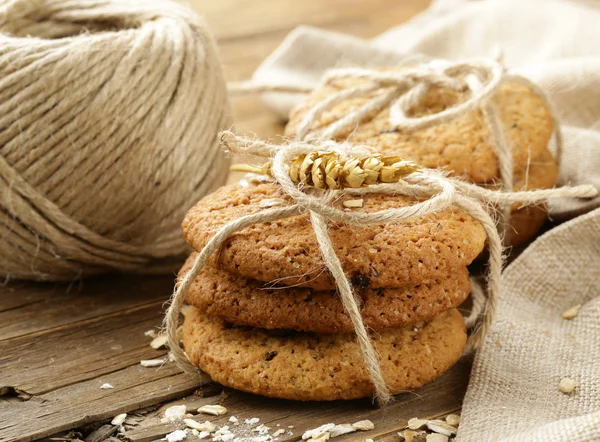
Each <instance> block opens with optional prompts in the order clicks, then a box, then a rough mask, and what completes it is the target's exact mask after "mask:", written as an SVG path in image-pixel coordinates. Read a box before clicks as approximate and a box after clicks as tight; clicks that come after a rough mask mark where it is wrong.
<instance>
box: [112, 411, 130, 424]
mask: <svg viewBox="0 0 600 442" xmlns="http://www.w3.org/2000/svg"><path fill="white" fill-rule="evenodd" d="M126 418H127V413H121V414H117V415H116V416H115V417H113V420H112V421H110V423H111V425H117V426H118V425H122V424H123V422H125V419H126Z"/></svg>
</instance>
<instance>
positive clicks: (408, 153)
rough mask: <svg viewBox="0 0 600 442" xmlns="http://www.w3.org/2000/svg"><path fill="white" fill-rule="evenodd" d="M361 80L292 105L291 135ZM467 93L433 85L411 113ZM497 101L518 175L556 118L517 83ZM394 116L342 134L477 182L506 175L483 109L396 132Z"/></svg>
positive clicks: (335, 115) (326, 118) (351, 105)
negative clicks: (319, 105) (310, 114)
mask: <svg viewBox="0 0 600 442" xmlns="http://www.w3.org/2000/svg"><path fill="white" fill-rule="evenodd" d="M360 81H361V80H358V79H352V80H344V81H342V82H340V83H339V84H337V85H326V86H325V87H323V88H322V89H319V90H316V91H314V92H313V93H311V94H310V95H308V97H307V98H306V100H305V101H304V102H303V103H302V104H301V105H300V106H299V107H297V108H296V109H294V110H292V112H291V114H290V119H289V123H288V125H287V127H286V129H285V134H286V135H287V136H289V137H293V136H294V135H295V133H296V128H297V126H298V125H299V123H300V122H301V121H302V120H303V118H304V117H305V115H306V114H307V112H308V110H309V109H311V108H312V107H313V106H314V105H315V104H317V103H318V102H320V101H321V100H323V99H324V98H326V97H328V96H330V95H331V94H333V93H335V92H337V91H339V90H340V89H343V88H346V87H350V86H356V85H357V84H359V82H360ZM363 81H364V80H363ZM466 98H467V96H466V93H460V92H456V91H452V90H448V89H441V88H439V87H432V88H431V89H430V90H429V92H428V93H427V95H426V97H425V99H424V100H423V102H422V103H421V104H420V105H419V106H417V107H416V108H414V109H412V111H411V112H409V113H408V114H409V115H410V116H413V117H418V116H423V115H430V114H433V113H437V112H440V111H442V110H444V109H446V108H447V107H450V106H453V105H456V104H458V103H460V102H462V101H464V100H465V99H466ZM366 101H367V98H354V99H350V100H346V101H343V102H341V103H339V104H338V105H336V106H334V107H333V108H332V109H330V110H329V111H327V112H325V113H324V114H323V115H322V116H321V118H320V119H319V121H318V123H317V124H315V126H314V128H313V130H318V129H320V128H322V127H323V126H325V125H327V124H329V123H331V122H333V121H335V120H337V119H339V118H340V117H341V116H343V115H346V114H348V112H349V111H350V110H352V109H356V107H358V106H360V105H362V104H364V103H365V102H366ZM493 101H494V103H495V104H496V105H497V107H498V110H499V112H500V116H501V120H502V123H503V127H504V131H505V134H506V139H507V141H508V144H509V146H510V147H511V150H512V154H513V163H514V172H515V175H516V174H518V173H519V172H521V171H523V170H525V169H526V168H527V161H528V160H531V161H535V160H536V159H537V158H540V157H542V156H543V155H544V153H545V152H546V151H547V146H548V142H549V140H550V138H551V136H552V130H553V125H552V118H551V116H550V113H549V111H548V109H547V108H546V106H545V105H544V101H543V100H542V98H541V97H539V96H538V95H537V94H535V93H534V92H533V91H531V90H530V89H529V88H527V87H525V86H523V85H520V84H517V83H511V82H507V83H505V84H503V85H502V86H501V87H500V89H499V91H498V93H497V94H496V95H495V96H494V99H493ZM388 120H389V109H386V110H384V111H382V112H380V113H378V114H376V115H371V116H370V117H369V118H367V119H366V120H365V121H362V122H361V123H360V124H359V125H358V126H356V127H349V128H348V130H347V131H346V132H345V133H343V134H340V135H339V136H338V139H339V140H347V141H350V142H354V143H357V144H366V145H369V146H373V147H375V148H376V149H377V150H378V151H380V152H381V153H383V154H386V155H402V156H403V157H405V158H407V159H411V160H413V161H416V162H417V163H419V164H421V165H422V166H424V167H428V168H442V169H444V170H446V171H448V172H449V173H450V174H451V175H453V176H459V177H462V178H465V179H467V180H468V181H471V182H474V183H490V182H493V181H495V180H498V178H499V177H500V172H499V167H498V159H497V157H496V154H495V148H494V145H493V138H492V136H491V131H490V128H489V125H488V124H487V122H486V120H485V118H484V116H483V113H482V112H481V111H480V110H475V111H473V112H470V113H469V114H466V115H464V116H462V117H460V118H457V119H455V120H452V121H450V122H448V123H444V124H439V125H436V126H433V127H429V128H426V129H422V130H417V131H413V132H410V133H405V132H401V131H395V130H394V129H392V127H391V125H390V123H389V121H388Z"/></svg>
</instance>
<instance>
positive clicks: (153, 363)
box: [140, 359, 166, 368]
mask: <svg viewBox="0 0 600 442" xmlns="http://www.w3.org/2000/svg"><path fill="white" fill-rule="evenodd" d="M165 362H166V360H165V359H142V360H141V361H140V365H141V366H142V367H146V368H149V367H160V366H161V365H162V364H164V363H165Z"/></svg>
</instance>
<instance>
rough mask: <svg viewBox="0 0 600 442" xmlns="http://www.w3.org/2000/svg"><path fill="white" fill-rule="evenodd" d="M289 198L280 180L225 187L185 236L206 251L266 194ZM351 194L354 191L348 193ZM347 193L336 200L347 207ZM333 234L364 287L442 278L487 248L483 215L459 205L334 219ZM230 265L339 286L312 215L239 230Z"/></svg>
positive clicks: (191, 216) (368, 208) (270, 277)
mask: <svg viewBox="0 0 600 442" xmlns="http://www.w3.org/2000/svg"><path fill="white" fill-rule="evenodd" d="M272 198H284V199H287V197H285V196H284V195H281V193H280V189H279V186H278V185H276V184H274V183H262V184H258V185H254V186H250V187H242V186H241V185H239V184H233V185H229V186H224V187H221V188H220V189H218V190H217V191H216V192H214V193H212V194H211V195H209V196H207V197H205V198H203V199H202V200H200V201H199V202H198V204H196V206H194V207H193V208H192V209H190V211H189V212H188V213H187V215H186V217H185V219H184V221H183V223H182V230H183V235H184V237H185V239H186V240H187V242H188V243H189V244H190V245H191V246H192V247H193V248H194V249H195V250H196V251H199V250H201V249H202V247H204V245H205V244H206V242H207V241H208V240H209V239H210V237H212V235H213V234H214V233H215V232H216V231H217V230H218V229H219V228H220V227H222V226H223V225H224V224H225V223H227V222H229V221H231V220H233V219H237V218H239V217H241V216H244V215H248V214H251V213H256V212H258V211H260V210H263V208H262V207H261V206H260V202H261V201H262V200H264V199H272ZM347 198H352V197H347ZM343 199H346V197H344V198H340V199H339V200H337V201H336V202H335V203H334V204H335V205H336V206H337V207H340V208H343V205H342V201H343ZM363 203H364V204H363V207H362V208H361V209H359V210H361V211H365V212H372V211H376V210H381V209H387V208H393V207H401V206H406V205H409V204H413V203H414V199H413V198H409V197H403V196H384V195H374V194H372V195H365V196H364V197H363ZM329 227H330V229H329V234H330V236H331V239H332V241H333V244H334V248H335V251H336V253H337V256H338V257H339V258H340V260H341V262H342V266H343V267H344V270H345V272H346V274H347V275H348V277H349V278H350V279H351V281H353V282H354V283H355V285H360V286H362V287H365V288H367V287H371V288H381V287H385V288H393V287H403V286H407V285H414V284H418V283H420V282H423V281H430V280H434V279H436V278H443V277H445V276H447V275H449V274H450V273H452V272H453V271H454V269H457V268H460V267H465V266H467V265H468V264H470V263H471V262H472V261H473V260H474V259H475V258H476V257H477V255H478V254H479V253H480V252H481V250H482V249H483V246H484V243H485V239H486V236H485V232H484V230H483V227H482V226H481V224H480V223H479V222H477V221H476V220H474V219H473V218H471V217H470V216H468V215H466V214H465V213H463V212H462V211H461V210H459V209H457V208H449V209H446V210H444V211H441V212H438V213H435V214H431V215H428V216H426V217H422V218H418V219H410V220H404V221H402V222H395V223H387V224H383V225H363V226H348V225H344V224H334V223H332V224H330V226H329ZM218 260H219V264H220V266H221V267H222V268H224V269H225V270H228V271H231V272H233V273H236V274H240V275H243V276H246V277H248V278H253V279H258V280H259V281H264V282H273V283H277V284H285V285H301V286H304V287H311V288H313V289H316V290H333V289H335V283H334V281H333V279H332V277H331V276H330V274H329V272H328V271H326V267H325V264H324V263H323V262H322V259H321V253H320V250H319V246H318V244H317V240H316V237H315V233H314V231H313V229H312V227H311V224H310V221H309V217H308V216H306V215H303V216H294V217H290V218H287V219H282V220H278V221H274V222H270V223H260V224H255V225H253V226H251V227H248V228H245V229H243V230H241V231H239V232H237V233H235V234H234V235H232V236H231V237H230V238H229V239H228V240H227V241H226V242H225V243H224V245H223V247H222V248H221V251H220V253H219V257H218Z"/></svg>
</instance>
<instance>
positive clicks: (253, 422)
mask: <svg viewBox="0 0 600 442" xmlns="http://www.w3.org/2000/svg"><path fill="white" fill-rule="evenodd" d="M259 422H260V419H259V418H257V417H252V418H250V419H246V420H245V421H244V423H245V424H246V425H256V424H257V423H259Z"/></svg>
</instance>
